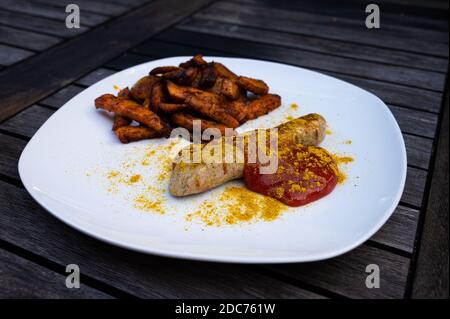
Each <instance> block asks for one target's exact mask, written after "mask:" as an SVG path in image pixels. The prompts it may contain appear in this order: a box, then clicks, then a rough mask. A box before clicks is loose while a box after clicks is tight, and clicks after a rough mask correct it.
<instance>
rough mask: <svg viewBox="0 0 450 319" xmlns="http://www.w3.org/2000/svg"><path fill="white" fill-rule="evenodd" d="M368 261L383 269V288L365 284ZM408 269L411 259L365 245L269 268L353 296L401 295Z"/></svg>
mask: <svg viewBox="0 0 450 319" xmlns="http://www.w3.org/2000/svg"><path fill="white" fill-rule="evenodd" d="M369 264H375V265H377V266H378V267H379V269H380V288H375V289H369V288H367V287H366V285H365V280H366V278H367V276H368V273H366V272H365V271H366V267H367V265H369ZM408 268H409V259H408V258H405V257H402V256H399V255H396V254H393V253H390V252H387V251H383V250H381V249H378V248H374V247H369V246H365V245H363V246H360V247H358V248H356V249H355V250H353V251H351V252H349V253H346V254H345V255H342V256H339V257H337V258H333V259H330V260H327V261H321V262H315V263H306V264H286V265H276V266H270V267H269V269H271V270H273V271H275V272H279V273H281V274H283V275H284V276H287V277H288V278H293V279H296V280H301V281H303V282H306V283H307V284H310V285H314V286H316V285H317V286H320V287H322V288H324V289H327V290H330V291H332V292H334V293H336V294H339V295H343V296H346V297H350V298H402V297H403V295H404V292H405V286H406V281H407V274H408Z"/></svg>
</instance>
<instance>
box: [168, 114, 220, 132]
mask: <svg viewBox="0 0 450 319" xmlns="http://www.w3.org/2000/svg"><path fill="white" fill-rule="evenodd" d="M170 120H171V121H172V122H173V123H174V124H176V125H178V126H181V127H184V128H186V129H188V130H189V131H191V132H192V130H193V127H194V121H195V120H200V121H201V122H200V125H201V130H202V132H203V131H204V130H205V129H207V128H217V129H218V130H220V133H221V134H222V135H225V129H226V126H225V125H223V124H220V123H217V122H214V121H209V120H205V119H202V118H199V117H196V116H194V115H192V114H188V113H182V112H179V113H174V114H172V116H171V117H170Z"/></svg>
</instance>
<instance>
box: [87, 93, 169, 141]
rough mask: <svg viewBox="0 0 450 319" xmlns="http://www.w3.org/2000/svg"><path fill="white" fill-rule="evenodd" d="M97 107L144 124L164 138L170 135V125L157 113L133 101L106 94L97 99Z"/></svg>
mask: <svg viewBox="0 0 450 319" xmlns="http://www.w3.org/2000/svg"><path fill="white" fill-rule="evenodd" d="M95 107H96V108H101V109H104V110H106V111H109V112H114V113H115V114H118V115H121V116H123V117H126V118H128V119H130V120H134V121H136V122H139V123H141V124H144V125H146V126H148V127H150V128H152V129H154V130H155V131H157V132H158V133H159V134H161V135H162V136H168V135H169V134H170V127H169V125H168V124H167V123H165V122H164V121H163V120H161V118H160V117H159V116H158V115H157V114H156V113H154V112H152V111H150V110H149V109H147V108H145V107H143V106H142V105H139V104H138V103H136V102H134V101H132V100H128V99H124V98H119V97H115V96H114V95H112V94H104V95H102V96H100V97H98V98H96V99H95Z"/></svg>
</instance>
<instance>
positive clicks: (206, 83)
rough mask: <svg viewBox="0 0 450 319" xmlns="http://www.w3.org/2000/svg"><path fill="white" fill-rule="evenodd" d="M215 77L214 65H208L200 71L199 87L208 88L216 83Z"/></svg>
mask: <svg viewBox="0 0 450 319" xmlns="http://www.w3.org/2000/svg"><path fill="white" fill-rule="evenodd" d="M216 79H217V75H216V70H215V69H214V64H212V63H208V65H207V66H206V67H205V68H203V69H202V71H201V78H200V83H199V87H201V88H210V87H212V86H213V85H214V84H215V83H216Z"/></svg>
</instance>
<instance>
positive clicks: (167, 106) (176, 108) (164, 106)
mask: <svg viewBox="0 0 450 319" xmlns="http://www.w3.org/2000/svg"><path fill="white" fill-rule="evenodd" d="M188 109H189V105H187V104H184V103H183V104H177V103H164V102H161V103H159V110H161V111H162V112H164V113H175V112H181V111H186V110H188Z"/></svg>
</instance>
